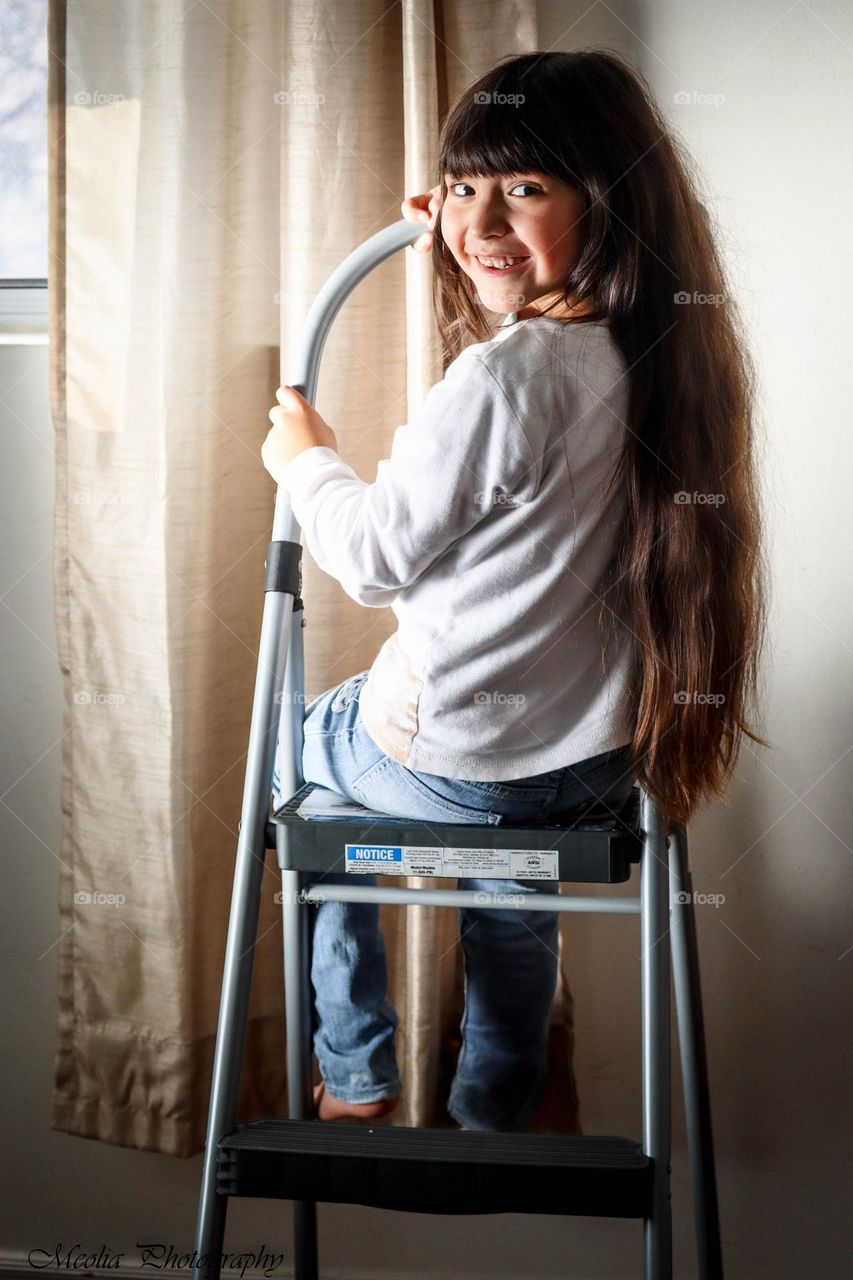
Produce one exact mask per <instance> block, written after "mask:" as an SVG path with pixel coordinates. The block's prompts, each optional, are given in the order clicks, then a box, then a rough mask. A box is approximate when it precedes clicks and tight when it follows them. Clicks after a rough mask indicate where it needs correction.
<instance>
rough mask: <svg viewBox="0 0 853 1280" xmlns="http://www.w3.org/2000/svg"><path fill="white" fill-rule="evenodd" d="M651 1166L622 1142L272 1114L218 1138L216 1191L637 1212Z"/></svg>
mask: <svg viewBox="0 0 853 1280" xmlns="http://www.w3.org/2000/svg"><path fill="white" fill-rule="evenodd" d="M652 1173H653V1162H652V1160H651V1159H650V1158H649V1157H648V1156H647V1155H646V1154H645V1153H644V1152H643V1150H642V1147H641V1145H640V1143H639V1142H636V1141H634V1140H632V1139H630V1138H621V1137H611V1136H602V1137H598V1136H591V1137H587V1136H575V1135H563V1134H556V1135H549V1134H536V1133H517V1134H516V1133H485V1132H477V1131H468V1130H444V1129H410V1128H405V1127H403V1126H379V1127H377V1128H370V1127H368V1126H367V1125H364V1124H345V1123H343V1122H340V1121H335V1122H334V1123H330V1122H323V1121H318V1120H288V1119H279V1118H269V1119H265V1120H257V1121H255V1122H254V1123H253V1124H249V1125H241V1126H239V1127H238V1128H237V1129H236V1130H235V1132H234V1133H233V1134H230V1135H228V1136H227V1137H225V1138H223V1139H222V1141H221V1142H220V1144H219V1170H218V1190H219V1192H220V1193H221V1194H224V1195H231V1196H235V1195H236V1196H264V1197H269V1198H274V1199H286V1200H313V1201H333V1202H337V1203H345V1204H363V1205H370V1206H373V1207H376V1208H383V1209H401V1210H406V1211H408V1212H416V1213H417V1212H421V1213H451V1214H459V1213H550V1214H580V1215H583V1216H605V1217H625V1218H641V1217H644V1216H646V1214H647V1213H648V1212H649V1211H650V1204H651V1190H652Z"/></svg>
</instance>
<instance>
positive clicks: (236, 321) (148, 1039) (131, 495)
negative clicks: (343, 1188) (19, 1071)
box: [48, 0, 577, 1156]
mask: <svg viewBox="0 0 853 1280" xmlns="http://www.w3.org/2000/svg"><path fill="white" fill-rule="evenodd" d="M49 43H50V49H49V56H50V73H49V86H48V95H49V150H50V165H49V195H50V248H51V258H50V261H51V279H50V281H49V283H50V305H51V333H50V338H51V348H50V354H51V364H50V376H51V400H52V410H53V416H54V423H55V434H56V522H55V548H54V552H55V558H54V566H55V567H54V574H55V618H56V629H57V643H58V653H59V655H60V662H61V667H62V673H63V687H64V693H65V707H64V726H63V727H64V731H65V732H64V738H63V763H62V795H61V805H62V814H63V841H62V850H61V873H60V894H59V915H60V925H59V934H60V941H59V943H58V946H57V951H58V961H57V964H58V1015H57V1047H56V1068H55V1086H54V1096H53V1112H52V1124H53V1127H54V1128H56V1129H59V1130H62V1131H64V1132H67V1133H74V1134H79V1135H81V1136H85V1137H90V1138H98V1139H101V1140H103V1141H106V1142H113V1143H118V1144H122V1145H127V1146H133V1147H139V1148H144V1149H149V1150H158V1151H163V1152H167V1153H169V1154H173V1155H181V1156H188V1155H192V1154H194V1153H195V1152H197V1151H200V1150H201V1149H202V1148H203V1145H204V1137H205V1130H206V1123H207V1111H208V1100H209V1087H210V1074H211V1067H212V1060H213V1047H214V1039H215V1033H216V1021H217V1015H218V1010H219V995H220V985H221V980H222V967H223V961H224V951H225V938H226V930H227V921H228V910H229V904H230V895H231V885H232V878H233V868H234V854H235V849H236V842H237V831H236V825H237V822H238V820H239V815H240V809H241V800H242V789H243V779H244V769H245V753H246V747H247V742H248V731H249V721H250V716H251V705H252V690H253V687H254V680H255V671H256V665H257V647H258V640H259V636H260V624H261V613H262V608H263V576H264V557H265V553H266V545H267V542H268V540H269V537H270V532H271V526H272V514H273V505H274V498H275V491H274V486H273V483H272V481H271V480H270V477H269V476H268V474H267V473H266V471H265V469H264V468H263V465H262V463H261V460H260V446H261V443H262V441H263V439H264V437H265V435H266V433H267V430H268V428H269V420H268V417H267V414H268V410H269V408H270V406H271V405H272V404H274V403H275V390H276V387H277V386H278V385H279V383H280V382H281V381H282V380H286V376H287V369H288V355H289V354H290V353H292V352H293V350H294V349H295V346H296V344H297V342H298V338H299V334H300V325H301V323H302V320H303V318H304V316H305V314H306V312H307V310H308V308H309V306H310V304H311V302H312V301H313V299H314V297H315V296H316V293H317V292H318V290H319V289H320V287H321V286H322V284H323V283H324V281H325V280H326V278H327V277H328V275H329V274H330V272H331V271H332V270H333V269H334V268H335V267H336V266H337V265H338V263H340V261H341V260H342V259H343V258H344V257H345V256H346V255H347V254H348V253H349V252H350V251H351V250H352V249H354V248H355V247H356V246H357V245H358V244H360V243H361V242H362V241H363V240H364V239H365V238H366V237H367V236H369V235H370V234H372V233H373V232H375V231H377V230H379V229H380V228H381V227H383V226H386V225H388V224H389V223H391V222H393V221H395V220H397V219H398V218H399V216H400V213H399V205H400V201H401V199H402V198H403V195H404V194H408V193H413V192H415V191H421V190H427V189H428V188H429V187H430V186H431V185H433V183H434V181H435V177H434V168H435V148H436V142H437V134H438V126H439V122H440V119H441V117H442V114H443V112H444V110H445V109H446V106H447V104H448V102H449V100H451V99H452V98H453V97H454V96H455V95H456V93H457V92H458V91H459V90H460V89H461V88H463V87H464V85H465V84H466V83H468V82H470V81H471V80H473V79H474V78H475V77H476V76H477V75H479V74H480V73H481V72H482V71H483V70H485V69H486V68H487V67H488V66H490V65H491V64H492V63H493V62H494V61H495V60H496V59H497V58H498V57H500V56H502V55H504V54H507V53H512V52H519V51H521V50H523V49H533V48H535V47H536V26H535V3H534V0H497V2H496V3H494V4H489V5H487V4H485V3H474V2H472V0H457V2H456V3H446V4H443V5H442V4H440V3H432V2H427V0H404V2H403V3H402V4H400V5H393V6H390V7H389V6H388V5H387V3H384V2H383V0H353V2H352V3H348V4H346V5H344V4H336V3H331V2H330V0H323V2H322V3H321V2H320V0H309V2H308V3H300V4H298V5H296V4H294V5H285V6H282V5H281V4H280V3H279V2H278V0H230V2H229V3H224V2H223V0H218V2H217V0H206V3H205V4H204V5H197V4H194V3H192V2H191V0H184V2H183V3H179V0H152V2H151V3H150V4H147V5H144V6H135V5H132V4H131V3H129V0H128V2H122V3H116V2H115V0H85V3H78V2H76V0H50V14H49ZM430 270H431V268H430V264H429V262H428V260H426V259H424V258H422V257H421V256H420V255H417V254H414V253H409V252H403V253H400V254H397V255H394V257H393V258H391V259H389V260H388V261H387V262H386V263H384V264H382V266H380V267H379V268H377V269H376V270H375V271H374V272H372V273H371V275H370V276H368V278H367V279H366V280H365V281H364V282H363V283H362V284H361V285H360V286H359V288H358V289H357V290H356V291H355V293H354V294H353V295H352V296H351V298H350V299H349V300H348V301H347V302H346V304H345V305H344V307H343V309H342V311H341V313H340V315H339V317H338V319H337V321H336V323H335V325H334V326H333V328H332V330H331V333H330V335H329V339H328V341H327V343H326V348H325V352H324V358H323V364H322V369H321V375H320V381H319V388H318V395H317V407H318V409H319V411H320V413H321V414H322V415H323V416H324V417H325V418H327V420H328V421H329V422H330V423H331V425H332V426H333V428H334V430H335V432H336V435H337V438H338V442H339V445H340V449H341V453H342V456H344V457H345V458H346V459H347V461H348V462H350V463H351V464H352V465H353V466H354V467H355V469H356V471H358V472H359V474H360V475H362V476H363V478H364V479H366V480H368V481H370V480H372V479H373V477H374V476H375V473H376V464H377V462H378V461H379V459H381V458H382V457H385V456H387V453H388V451H389V449H390V443H391V437H392V435H393V432H394V429H395V428H396V426H397V425H399V423H401V422H403V421H405V420H406V419H407V417H408V416H409V415H410V414H411V413H412V412H414V410H415V409H416V408H417V406H418V405H419V404H420V403H421V401H422V400H423V397H424V396H425V394H426V391H427V389H428V388H429V387H430V386H431V385H432V383H433V382H435V381H436V380H437V379H438V378H439V377H440V376H441V363H440V352H439V346H438V342H437V335H436V334H435V333H434V331H433V325H432V321H431V315H430V301H429V299H430V276H429V273H430ZM303 567H304V574H303V597H304V599H305V606H306V611H305V616H306V623H307V626H306V631H305V672H306V677H305V691H306V694H307V696H308V697H309V698H311V697H313V696H315V695H316V694H318V693H321V692H323V691H324V690H325V689H327V688H329V687H330V686H331V685H333V684H335V683H337V682H338V681H340V680H342V679H344V678H345V677H346V676H348V675H350V674H352V673H353V672H356V671H359V670H362V669H364V668H365V667H367V666H369V665H370V663H371V662H372V661H373V658H374V656H375V654H376V652H377V650H378V649H379V647H380V645H381V644H382V642H383V641H384V640H385V639H386V637H387V636H388V635H389V634H390V633H391V631H392V630H393V628H394V618H393V614H392V613H391V611H390V610H378V609H377V610H366V609H363V608H361V607H359V606H358V605H357V604H356V603H355V602H354V601H352V600H350V599H349V597H347V596H346V594H345V593H344V592H343V590H342V588H340V587H339V586H338V584H337V583H336V582H334V581H333V580H332V579H330V578H329V577H328V576H326V575H325V574H323V573H322V572H320V571H319V570H318V569H317V567H316V565H314V563H313V562H312V560H311V556H310V553H309V552H308V551H307V550H306V551H305V552H304V555H303ZM386 882H388V883H390V881H386ZM442 883H446V884H448V885H450V884H452V882H450V881H447V882H442ZM279 889H280V879H279V874H278V870H277V868H276V866H275V859H274V857H273V856H272V855H270V857H269V860H268V863H267V868H266V871H265V879H264V888H263V891H262V900H261V918H260V922H259V928H258V941H257V945H256V949H255V960H254V972H253V980H252V997H251V1003H250V1010H249V1026H248V1033H247V1047H246V1056H245V1059H244V1064H243V1072H242V1079H241V1098H240V1107H239V1119H240V1121H241V1122H244V1121H247V1120H251V1119H253V1118H256V1117H259V1116H262V1115H273V1114H285V1112H286V1074H285V1056H284V1022H283V1008H284V989H283V979H282V972H281V957H282V937H281V915H280V909H279V906H278V904H277V903H276V901H275V895H276V893H277V892H278V891H279ZM380 919H381V923H382V927H383V931H384V933H385V938H386V944H387V951H388V969H389V996H390V998H391V999H392V1001H393V1003H394V1004H395V1006H396V1008H397V1009H398V1011H399V1014H400V1027H399V1031H398V1037H399V1038H398V1059H399V1063H400V1068H401V1073H402V1075H403V1078H404V1081H405V1093H404V1099H403V1105H401V1106H400V1108H398V1110H397V1111H396V1112H394V1113H393V1115H392V1116H391V1117H389V1118H388V1119H389V1120H390V1121H391V1122H392V1123H399V1124H407V1125H419V1126H420V1125H442V1124H450V1123H451V1122H450V1121H449V1118H448V1117H447V1115H446V1112H445V1111H444V1102H445V1099H446V1088H447V1085H448V1084H449V1078H450V1072H451V1071H452V1058H451V1056H450V1055H449V1053H448V1051H447V1044H448V1041H449V1040H450V1039H451V1038H452V1037H453V1036H454V1035H456V1034H458V1025H459V1019H460V1017H461V1012H462V952H461V947H460V945H459V935H458V919H457V914H456V912H455V911H452V910H448V909H442V908H429V907H427V908H423V907H421V908H393V907H391V906H387V905H383V906H382V908H381V913H380ZM552 1031H553V1035H552V1042H551V1046H550V1054H551V1089H552V1090H553V1093H554V1097H555V1099H556V1103H555V1105H554V1106H553V1107H552V1109H551V1112H550V1113H549V1114H548V1115H547V1117H546V1119H547V1124H548V1127H549V1128H554V1129H563V1130H565V1131H568V1132H572V1131H575V1130H576V1127H577V1108H576V1092H575V1088H574V1080H573V1077H572V1073H571V1037H572V1027H571V998H570V994H569V989H568V984H567V982H566V976H565V973H564V972H563V968H562V964H561V982H560V989H559V991H558V997H557V999H556V1000H555V1005H554V1014H553V1026H552ZM546 1111H547V1100H546V1104H543V1113H542V1114H543V1116H545V1115H546Z"/></svg>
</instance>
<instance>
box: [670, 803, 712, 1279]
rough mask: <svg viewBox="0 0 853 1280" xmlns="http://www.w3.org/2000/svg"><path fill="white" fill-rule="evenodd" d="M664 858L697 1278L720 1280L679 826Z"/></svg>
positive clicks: (695, 968) (683, 836)
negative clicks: (667, 864)
mask: <svg viewBox="0 0 853 1280" xmlns="http://www.w3.org/2000/svg"><path fill="white" fill-rule="evenodd" d="M669 857H670V898H671V901H672V963H673V978H674V983H675V1001H676V1008H677V1011H678V1030H679V1043H680V1046H681V1076H682V1082H683V1086H684V1106H685V1113H686V1119H687V1142H688V1147H689V1151H690V1169H691V1174H692V1181H693V1211H694V1215H695V1222H696V1249H697V1255H698V1261H699V1277H700V1280H722V1275H723V1255H722V1244H721V1241H720V1217H719V1207H718V1203H717V1178H716V1172H715V1165H714V1146H713V1131H712V1128H711V1101H710V1089H709V1087H708V1059H707V1052H706V1043H705V1026H704V1018H703V1015H702V990H701V986H700V978H699V949H698V945H697V940H696V922H695V918H694V914H693V886H692V879H691V875H690V868H689V864H688V851H687V832H686V831H685V829H684V827H683V826H678V827H676V828H675V829H674V831H673V835H672V838H671V840H670V854H669Z"/></svg>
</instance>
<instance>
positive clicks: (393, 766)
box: [352, 756, 502, 826]
mask: <svg viewBox="0 0 853 1280" xmlns="http://www.w3.org/2000/svg"><path fill="white" fill-rule="evenodd" d="M352 789H353V792H354V793H355V795H356V796H358V798H359V800H360V801H361V803H362V804H363V805H366V806H367V808H368V809H378V810H379V811H380V812H381V813H388V814H391V815H392V816H394V817H400V818H421V819H427V820H428V819H432V820H433V821H434V822H466V823H478V822H479V823H482V824H483V825H488V826H497V824H498V823H499V822H500V821H501V818H502V815H501V814H500V813H496V812H494V811H493V810H492V809H490V808H487V809H480V808H478V807H477V806H476V805H464V804H459V803H457V802H456V801H455V800H451V799H449V798H448V797H447V796H443V795H440V794H439V792H437V791H434V790H433V789H432V787H429V786H427V784H426V783H425V782H422V781H421V779H420V778H418V777H416V776H415V774H414V773H412V771H411V770H410V769H407V768H406V767H405V765H402V764H398V763H397V761H396V760H392V759H391V757H390V756H383V757H382V759H381V760H378V761H377V762H376V764H374V765H372V766H371V767H370V768H369V769H367V770H366V771H365V772H364V773H363V774H362V775H361V777H360V778H358V779H356V781H355V782H353V784H352Z"/></svg>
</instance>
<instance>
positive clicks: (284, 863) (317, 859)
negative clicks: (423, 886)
mask: <svg viewBox="0 0 853 1280" xmlns="http://www.w3.org/2000/svg"><path fill="white" fill-rule="evenodd" d="M313 790H314V784H313V783H311V782H307V783H305V785H304V786H303V787H301V788H300V789H299V790H298V791H297V792H296V793H295V794H294V795H293V796H291V798H290V799H289V800H288V801H287V802H286V803H285V804H283V805H282V806H281V808H280V809H277V810H276V812H275V813H274V814H273V815H272V817H271V818H270V819H269V821H268V822H267V825H266V832H265V834H266V846H267V848H270V849H272V848H275V849H276V852H277V857H278V864H279V866H280V867H281V868H282V870H286V871H309V872H318V871H332V870H336V871H341V870H343V871H347V872H349V871H350V870H352V872H353V883H357V882H358V866H361V868H362V870H367V869H375V868H374V863H375V867H376V868H379V869H380V873H381V874H383V875H387V874H397V875H437V876H451V877H454V876H459V875H473V876H477V875H481V876H485V877H488V878H489V879H501V878H504V879H514V878H517V879H520V880H525V879H528V878H529V879H533V880H535V879H552V880H561V881H569V882H573V883H595V884H620V883H623V882H624V881H626V880H628V879H630V876H631V866H632V863H637V862H639V861H640V856H641V850H642V837H641V831H640V790H639V787H636V786H635V787H633V788H632V790H631V792H630V794H629V796H628V798H627V800H626V801H625V804H624V806H623V807H622V809H621V811H619V812H613V811H609V810H608V811H602V810H601V809H599V810H597V811H592V810H590V811H588V812H587V813H585V814H583V815H582V816H577V817H575V818H574V819H572V820H571V821H570V822H569V823H567V824H561V823H558V822H557V823H554V822H548V823H546V822H543V823H538V824H533V825H531V824H529V823H527V824H513V823H511V822H501V823H498V824H497V825H492V824H489V823H479V822H476V823H475V822H472V823H460V822H434V821H431V820H429V821H428V820H426V819H421V818H400V817H394V816H392V815H391V814H383V815H380V816H376V815H372V816H370V817H367V816H359V815H357V814H355V815H350V816H346V817H344V816H337V817H333V816H330V815H322V816H321V815H319V814H318V815H316V816H313V817H312V816H310V815H308V816H306V815H305V814H302V813H299V808H300V806H301V805H302V803H303V801H305V800H306V799H307V798H308V797H309V796H310V794H311V792H312V791H313ZM372 849H375V850H376V853H375V857H374V861H372V862H369V864H368V863H365V861H364V860H365V859H370V856H371V850H372ZM437 850H444V851H448V853H450V854H451V856H450V858H449V860H448V858H447V857H446V856H445V855H444V854H442V855H441V857H439V854H438V853H437V852H436V851H437ZM460 850H461V851H466V853H467V855H468V856H467V857H465V859H464V861H463V860H461V859H460V858H459V857H457V856H456V855H455V853H454V851H460ZM496 851H499V856H497V857H496V856H495V854H496ZM504 851H505V852H504ZM478 858H479V859H480V862H479V863H478V861H477V859H478ZM390 859H393V861H391V860H390ZM356 860H358V865H356ZM526 860H527V861H526ZM528 862H529V865H530V867H531V868H533V870H531V871H530V873H529V876H525V874H524V871H525V868H526V866H527V865H528ZM457 863H458V864H459V867H465V868H468V869H465V870H459V869H458V868H457V867H456V864H457ZM480 864H482V865H481V867H480V869H479V870H478V869H477V868H478V866H480ZM504 864H505V865H504ZM454 868H456V869H454Z"/></svg>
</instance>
